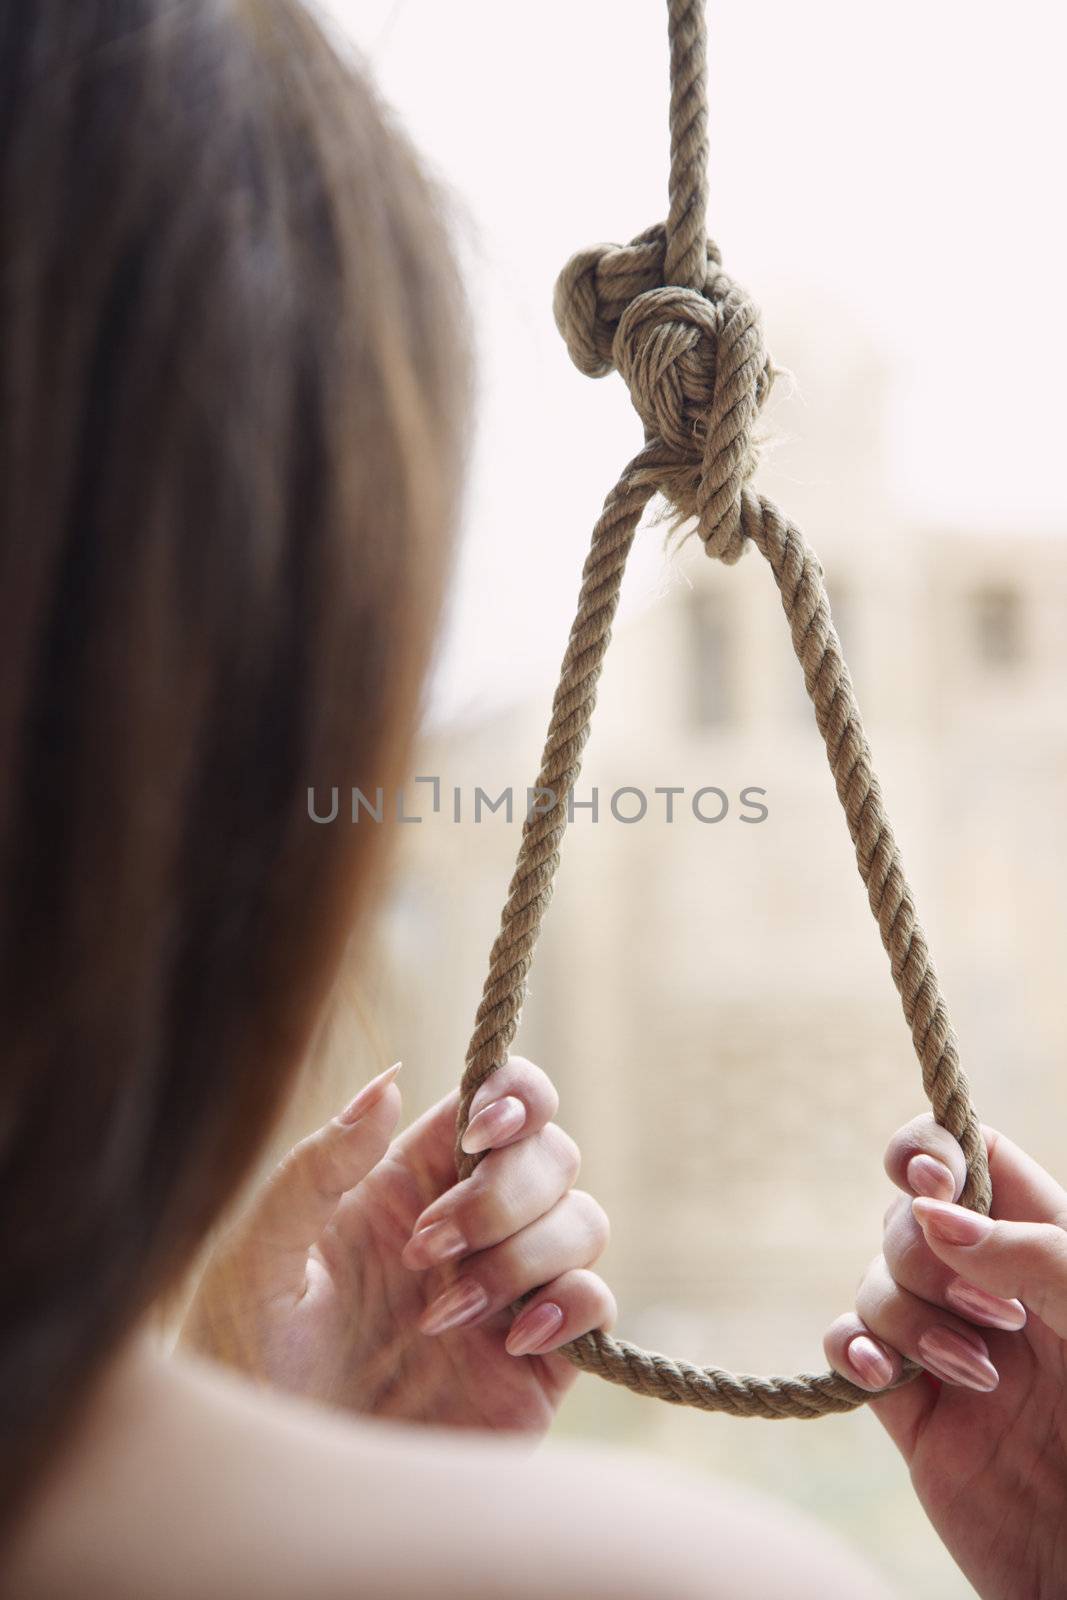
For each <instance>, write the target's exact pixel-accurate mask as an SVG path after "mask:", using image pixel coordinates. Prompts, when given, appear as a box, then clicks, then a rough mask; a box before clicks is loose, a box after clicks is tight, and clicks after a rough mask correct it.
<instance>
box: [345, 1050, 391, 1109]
mask: <svg viewBox="0 0 1067 1600" xmlns="http://www.w3.org/2000/svg"><path fill="white" fill-rule="evenodd" d="M400 1066H401V1063H400V1062H399V1061H394V1062H393V1064H392V1066H391V1067H386V1069H385V1071H384V1072H379V1074H378V1076H377V1077H376V1078H372V1079H371V1081H370V1082H369V1083H365V1084H364V1085H363V1087H362V1089H361V1090H360V1091H359V1093H358V1094H357V1095H356V1098H355V1099H354V1100H353V1101H351V1102H350V1104H348V1105H347V1106H345V1108H344V1110H343V1111H342V1112H341V1115H340V1116H339V1117H338V1119H337V1120H338V1122H358V1121H359V1119H360V1117H362V1116H364V1115H365V1114H366V1113H367V1112H368V1111H369V1110H370V1108H371V1106H372V1105H374V1104H375V1103H376V1102H377V1101H378V1100H380V1099H381V1097H382V1095H383V1094H384V1092H385V1090H386V1089H388V1087H389V1085H390V1084H391V1083H392V1081H393V1079H394V1078H395V1077H396V1075H397V1073H398V1072H399V1071H400Z"/></svg>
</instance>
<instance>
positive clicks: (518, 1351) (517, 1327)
mask: <svg viewBox="0 0 1067 1600" xmlns="http://www.w3.org/2000/svg"><path fill="white" fill-rule="evenodd" d="M562 1326H563V1310H562V1307H560V1306H557V1305H554V1304H553V1302H552V1301H551V1300H543V1301H542V1302H541V1304H540V1305H539V1306H531V1307H530V1309H529V1310H528V1311H523V1312H520V1314H519V1315H518V1316H517V1317H516V1318H515V1321H514V1322H513V1323H512V1324H511V1332H510V1333H509V1334H508V1336H507V1338H506V1339H505V1340H504V1349H505V1350H506V1351H507V1353H508V1355H509V1356H528V1355H532V1354H533V1352H534V1351H535V1350H540V1349H541V1346H542V1345H545V1344H547V1343H548V1341H549V1340H550V1339H551V1338H553V1336H554V1335H555V1334H557V1333H558V1332H559V1330H560V1329H561V1328H562Z"/></svg>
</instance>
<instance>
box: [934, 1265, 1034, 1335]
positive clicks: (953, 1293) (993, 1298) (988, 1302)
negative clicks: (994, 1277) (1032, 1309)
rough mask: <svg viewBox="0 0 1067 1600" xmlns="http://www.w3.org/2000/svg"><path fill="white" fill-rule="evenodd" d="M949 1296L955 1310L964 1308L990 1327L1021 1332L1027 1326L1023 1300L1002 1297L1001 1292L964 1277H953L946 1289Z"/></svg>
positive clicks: (947, 1298)
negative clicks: (990, 1291) (998, 1292)
mask: <svg viewBox="0 0 1067 1600" xmlns="http://www.w3.org/2000/svg"><path fill="white" fill-rule="evenodd" d="M945 1299H946V1300H947V1301H948V1303H949V1305H950V1306H952V1308H953V1310H955V1311H961V1312H962V1313H963V1315H964V1316H965V1317H971V1318H973V1319H974V1321H975V1322H983V1323H984V1324H985V1325H986V1327H987V1328H1002V1329H1003V1330H1004V1332H1005V1333H1018V1331H1019V1329H1020V1328H1025V1326H1026V1307H1025V1306H1024V1305H1023V1303H1022V1301H1021V1300H1002V1299H1001V1298H1000V1296H999V1295H998V1294H989V1293H988V1291H987V1290H985V1289H979V1288H978V1287H977V1285H976V1284H973V1283H967V1282H966V1281H965V1280H964V1279H963V1278H953V1280H952V1282H951V1283H950V1284H949V1285H948V1287H947V1289H946V1290H945Z"/></svg>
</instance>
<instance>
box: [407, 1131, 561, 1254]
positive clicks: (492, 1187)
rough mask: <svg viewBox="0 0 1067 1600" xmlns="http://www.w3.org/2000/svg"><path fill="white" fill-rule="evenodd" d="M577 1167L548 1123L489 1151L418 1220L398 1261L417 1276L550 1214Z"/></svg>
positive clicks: (493, 1242)
mask: <svg viewBox="0 0 1067 1600" xmlns="http://www.w3.org/2000/svg"><path fill="white" fill-rule="evenodd" d="M580 1166H581V1155H580V1153H579V1150H578V1146H577V1145H576V1144H575V1142H574V1140H573V1139H572V1138H571V1136H570V1134H568V1133H564V1131H563V1129H562V1128H560V1127H559V1126H558V1125H557V1124H556V1123H554V1122H550V1123H549V1125H548V1127H547V1128H543V1129H542V1130H541V1131H540V1133H537V1134H535V1135H534V1136H533V1138H530V1139H521V1140H520V1141H519V1142H518V1143H517V1144H513V1145H508V1146H506V1148H505V1149H503V1150H491V1151H490V1152H489V1154H488V1155H487V1156H486V1158H485V1160H484V1161H482V1162H480V1163H479V1165H478V1166H477V1167H476V1168H475V1170H474V1172H473V1173H472V1174H471V1176H470V1177H469V1178H465V1179H464V1180H463V1182H462V1183H457V1184H454V1185H453V1187H452V1188H451V1189H449V1190H448V1191H447V1192H446V1193H445V1194H443V1195H441V1196H440V1197H439V1198H438V1199H437V1200H435V1201H434V1202H433V1204H432V1205H430V1206H428V1207H427V1208H426V1210H425V1211H424V1212H423V1213H422V1215H421V1216H420V1217H418V1219H417V1220H416V1222H415V1226H414V1229H413V1231H412V1236H411V1238H410V1239H409V1240H408V1242H407V1244H406V1245H405V1247H404V1250H403V1253H402V1255H401V1257H400V1259H401V1262H402V1263H403V1265H404V1266H405V1267H409V1268H411V1270H412V1271H416V1272H420V1271H422V1270H424V1269H425V1268H426V1267H437V1266H441V1265H442V1264H443V1263H444V1262H446V1261H456V1260H458V1259H459V1258H460V1257H461V1256H465V1255H470V1254H471V1252H472V1251H477V1250H486V1249H488V1248H490V1247H491V1246H492V1245H495V1244H499V1243H500V1242H501V1241H502V1240H504V1239H507V1238H509V1237H510V1235H512V1234H514V1233H518V1232H520V1231H521V1229H523V1228H526V1227H528V1226H529V1225H530V1223H531V1222H536V1221H537V1219H538V1217H543V1216H544V1215H545V1213H546V1212H548V1211H551V1210H552V1207H553V1206H554V1205H555V1204H556V1202H557V1201H558V1200H561V1199H562V1198H563V1196H564V1195H565V1194H566V1193H567V1190H568V1189H570V1188H573V1186H574V1183H575V1180H576V1179H577V1177H578V1171H579V1168H580Z"/></svg>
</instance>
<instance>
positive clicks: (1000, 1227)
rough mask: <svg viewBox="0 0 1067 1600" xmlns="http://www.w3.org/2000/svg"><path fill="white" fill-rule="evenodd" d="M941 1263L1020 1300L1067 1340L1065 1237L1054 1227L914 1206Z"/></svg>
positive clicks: (924, 1203)
mask: <svg viewBox="0 0 1067 1600" xmlns="http://www.w3.org/2000/svg"><path fill="white" fill-rule="evenodd" d="M912 1204H913V1208H914V1212H915V1216H916V1219H917V1221H918V1222H919V1225H920V1226H921V1228H922V1230H923V1233H924V1234H925V1236H926V1241H927V1243H928V1244H929V1246H930V1249H931V1250H932V1251H933V1253H934V1255H936V1256H937V1258H938V1260H939V1261H942V1262H944V1264H945V1265H946V1266H947V1267H950V1268H951V1269H952V1271H953V1272H954V1273H956V1274H958V1275H959V1276H960V1277H961V1278H963V1279H965V1281H966V1282H968V1283H973V1284H975V1285H976V1286H977V1287H978V1288H979V1289H984V1290H986V1291H987V1292H988V1293H990V1294H994V1295H999V1296H1001V1297H1002V1298H1011V1299H1016V1300H1021V1301H1022V1303H1023V1305H1024V1306H1026V1307H1027V1308H1028V1310H1030V1311H1032V1312H1033V1313H1034V1314H1035V1315H1036V1316H1038V1317H1040V1318H1041V1320H1042V1322H1044V1323H1047V1324H1048V1326H1049V1327H1050V1328H1052V1330H1053V1331H1054V1332H1055V1333H1057V1334H1058V1335H1060V1336H1061V1337H1067V1232H1065V1231H1064V1229H1063V1228H1062V1227H1060V1226H1059V1225H1058V1224H1057V1223H1055V1222H1004V1221H994V1219H993V1218H992V1217H980V1216H978V1215H977V1214H976V1213H975V1212H973V1211H968V1210H966V1209H965V1208H964V1207H963V1206H955V1205H946V1204H944V1203H943V1202H941V1201H938V1200H925V1199H919V1200H915V1201H913V1202H912Z"/></svg>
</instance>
